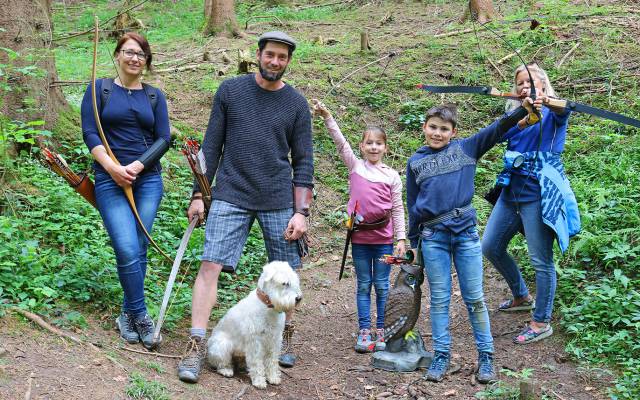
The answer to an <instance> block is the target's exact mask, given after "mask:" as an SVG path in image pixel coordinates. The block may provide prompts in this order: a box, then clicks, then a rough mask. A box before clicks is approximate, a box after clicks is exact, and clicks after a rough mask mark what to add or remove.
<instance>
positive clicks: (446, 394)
mask: <svg viewBox="0 0 640 400" xmlns="http://www.w3.org/2000/svg"><path fill="white" fill-rule="evenodd" d="M444 395H445V397H451V396H455V395H456V390H455V389H451V390H447V391H446V392H444Z"/></svg>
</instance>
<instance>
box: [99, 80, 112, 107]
mask: <svg viewBox="0 0 640 400" xmlns="http://www.w3.org/2000/svg"><path fill="white" fill-rule="evenodd" d="M100 82H101V83H102V90H100V116H102V110H104V107H105V106H106V105H107V102H108V101H109V96H111V90H112V88H113V78H103V79H100Z"/></svg>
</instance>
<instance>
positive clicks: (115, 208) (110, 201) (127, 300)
mask: <svg viewBox="0 0 640 400" xmlns="http://www.w3.org/2000/svg"><path fill="white" fill-rule="evenodd" d="M95 179H96V182H95V188H96V190H95V193H96V202H97V203H98V210H99V211H100V215H101V216H102V221H103V222H104V226H105V228H106V229H107V232H108V234H109V238H110V239H111V245H112V246H113V251H114V252H115V255H116V263H117V267H118V278H119V279H120V285H121V286H122V291H123V292H124V300H123V302H122V309H123V310H124V311H126V312H128V313H130V314H132V315H140V314H144V313H146V311H147V307H146V305H145V302H144V277H145V275H146V272H147V245H148V243H147V242H148V239H147V238H146V237H145V236H144V233H143V232H142V230H141V229H140V227H139V226H138V223H137V221H136V219H135V217H134V215H133V212H132V211H131V208H130V206H129V202H128V201H127V198H126V196H125V194H124V191H123V190H122V188H121V187H120V186H118V185H117V184H116V183H115V181H114V180H113V179H112V178H111V176H110V175H109V174H107V173H105V172H100V171H96V177H95ZM132 188H133V197H134V199H135V202H136V207H137V209H138V213H139V214H140V218H141V219H142V223H143V224H144V226H145V228H147V231H148V232H151V227H152V226H153V220H154V219H155V217H156V212H157V210H158V206H159V205H160V200H161V199H162V193H163V185H162V176H161V175H160V174H157V173H153V172H151V173H147V174H143V175H140V176H138V178H137V179H136V180H135V182H134V184H133V186H132Z"/></svg>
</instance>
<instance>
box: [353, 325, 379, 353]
mask: <svg viewBox="0 0 640 400" xmlns="http://www.w3.org/2000/svg"><path fill="white" fill-rule="evenodd" d="M374 346H375V344H374V342H373V341H372V340H371V331H370V330H369V329H360V333H359V334H358V341H357V342H356V346H355V350H356V352H358V353H370V352H372V351H373V347H374Z"/></svg>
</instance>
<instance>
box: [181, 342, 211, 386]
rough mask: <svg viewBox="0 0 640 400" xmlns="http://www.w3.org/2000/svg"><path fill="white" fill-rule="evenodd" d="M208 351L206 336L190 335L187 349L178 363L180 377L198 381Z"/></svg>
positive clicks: (194, 381) (189, 380) (188, 381)
mask: <svg viewBox="0 0 640 400" xmlns="http://www.w3.org/2000/svg"><path fill="white" fill-rule="evenodd" d="M206 353H207V346H206V342H205V341H204V338H202V337H200V336H190V337H189V343H188V344H187V350H186V351H185V353H184V356H183V357H182V359H181V360H180V362H179V363H178V378H180V380H181V381H182V382H187V383H196V382H198V378H199V377H200V371H201V370H202V365H203V364H204V356H205V354H206Z"/></svg>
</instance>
